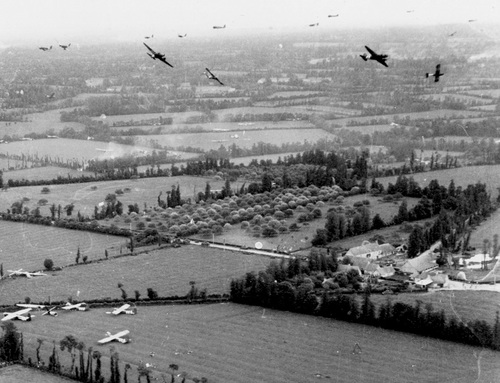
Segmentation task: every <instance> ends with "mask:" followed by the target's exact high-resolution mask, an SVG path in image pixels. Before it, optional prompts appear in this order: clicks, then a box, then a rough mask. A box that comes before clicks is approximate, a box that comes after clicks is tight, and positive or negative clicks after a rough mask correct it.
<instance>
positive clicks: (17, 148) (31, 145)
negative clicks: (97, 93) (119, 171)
mask: <svg viewBox="0 0 500 383" xmlns="http://www.w3.org/2000/svg"><path fill="white" fill-rule="evenodd" d="M145 152H149V153H150V152H151V149H149V148H147V147H137V146H131V145H121V144H117V143H114V142H100V141H93V140H72V139H69V138H58V139H52V138H47V139H43V140H32V141H16V142H11V143H9V144H7V145H0V153H2V154H5V155H18V156H21V155H23V154H24V155H25V156H28V155H31V156H36V157H38V158H40V159H42V158H45V157H49V158H51V159H52V160H53V161H54V160H56V159H58V160H59V161H72V160H75V161H80V162H82V161H88V160H90V159H99V160H103V159H109V158H115V157H121V156H125V155H140V156H143V155H144V153H145Z"/></svg>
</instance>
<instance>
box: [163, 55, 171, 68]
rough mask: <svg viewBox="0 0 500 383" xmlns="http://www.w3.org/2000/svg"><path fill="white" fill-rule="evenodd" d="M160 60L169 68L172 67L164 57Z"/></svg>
mask: <svg viewBox="0 0 500 383" xmlns="http://www.w3.org/2000/svg"><path fill="white" fill-rule="evenodd" d="M160 61H162V62H164V63H165V64H167V65H168V66H169V67H170V68H173V67H174V66H173V65H172V64H170V63H169V62H168V61H167V60H165V58H164V57H163V58H161V59H160Z"/></svg>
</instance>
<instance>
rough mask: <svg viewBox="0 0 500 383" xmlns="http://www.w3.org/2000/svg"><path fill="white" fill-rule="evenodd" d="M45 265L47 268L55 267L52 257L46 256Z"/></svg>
mask: <svg viewBox="0 0 500 383" xmlns="http://www.w3.org/2000/svg"><path fill="white" fill-rule="evenodd" d="M43 266H44V267H45V269H47V270H52V268H53V267H54V261H53V260H52V259H50V258H46V259H45V261H43Z"/></svg>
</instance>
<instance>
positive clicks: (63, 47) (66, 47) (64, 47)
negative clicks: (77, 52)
mask: <svg viewBox="0 0 500 383" xmlns="http://www.w3.org/2000/svg"><path fill="white" fill-rule="evenodd" d="M59 46H60V47H61V48H62V49H64V50H66V49H68V48H69V47H70V46H71V43H69V44H68V45H62V44H59Z"/></svg>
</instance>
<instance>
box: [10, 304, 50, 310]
mask: <svg viewBox="0 0 500 383" xmlns="http://www.w3.org/2000/svg"><path fill="white" fill-rule="evenodd" d="M16 306H18V307H23V308H29V309H43V308H45V305H34V304H31V303H16Z"/></svg>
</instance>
